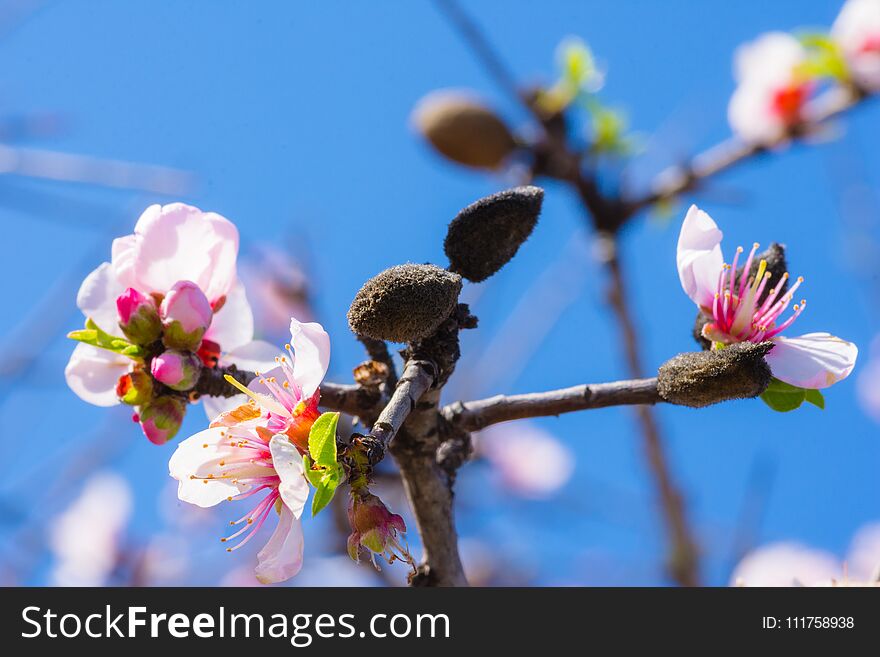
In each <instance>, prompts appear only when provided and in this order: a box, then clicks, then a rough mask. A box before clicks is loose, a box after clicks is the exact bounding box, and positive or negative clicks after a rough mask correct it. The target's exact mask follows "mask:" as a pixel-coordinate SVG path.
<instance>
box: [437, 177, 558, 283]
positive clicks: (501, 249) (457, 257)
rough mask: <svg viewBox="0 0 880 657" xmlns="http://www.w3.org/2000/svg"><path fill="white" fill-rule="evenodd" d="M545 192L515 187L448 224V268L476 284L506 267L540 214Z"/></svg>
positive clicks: (482, 202) (480, 202) (473, 204)
mask: <svg viewBox="0 0 880 657" xmlns="http://www.w3.org/2000/svg"><path fill="white" fill-rule="evenodd" d="M543 200H544V190H543V189H541V188H540V187H531V186H526V187H516V188H514V189H508V190H506V191H503V192H499V193H497V194H492V195H491V196H487V197H485V198H481V199H480V200H479V201H477V202H475V203H471V204H470V205H469V206H467V207H466V208H465V209H464V210H462V211H461V212H459V213H458V216H456V217H455V219H453V220H452V222H451V223H450V224H449V231H448V232H447V233H446V241H445V242H444V243H443V249H444V250H445V251H446V256H447V257H448V258H449V263H450V266H449V268H450V269H451V270H452V271H454V272H457V273H459V274H461V275H462V276H464V277H465V278H467V279H468V280H470V281H473V282H475V283H479V282H480V281H484V280H486V279H487V278H489V277H490V276H491V275H492V274H494V273H495V272H497V271H498V270H499V269H501V268H502V267H503V266H504V265H506V264H507V263H508V262H509V261H510V260H511V259H512V258H513V256H515V255H516V252H517V250H518V249H519V247H520V246H521V245H522V243H523V242H525V241H526V240H527V239H528V238H529V235H531V234H532V230H533V229H534V227H535V224H536V223H537V222H538V215H539V214H540V213H541V203H542V202H543Z"/></svg>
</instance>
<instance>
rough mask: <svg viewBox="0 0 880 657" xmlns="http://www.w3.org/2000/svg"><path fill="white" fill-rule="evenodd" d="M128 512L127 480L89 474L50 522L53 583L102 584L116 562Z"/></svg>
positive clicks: (101, 474)
mask: <svg viewBox="0 0 880 657" xmlns="http://www.w3.org/2000/svg"><path fill="white" fill-rule="evenodd" d="M131 512H132V494H131V489H130V487H129V485H128V483H127V482H126V481H125V480H124V479H123V478H122V477H120V476H118V475H115V474H111V473H99V474H96V475H93V476H92V477H91V478H90V479H89V480H88V481H87V482H86V483H85V486H83V489H82V492H80V494H79V496H78V497H77V498H76V499H74V500H73V502H72V503H71V504H70V506H69V507H67V509H66V510H65V511H64V512H63V513H61V515H60V516H58V517H57V518H56V519H55V521H54V522H53V523H52V524H51V531H50V535H49V547H50V549H51V551H52V554H53V556H54V563H53V565H52V571H51V575H50V577H51V581H52V583H53V584H54V585H56V586H102V585H104V584H106V582H107V579H108V578H109V576H110V575H111V574H112V572H113V570H114V568H115V567H116V565H117V563H118V562H119V558H120V553H121V547H122V546H121V542H122V538H123V536H124V534H125V529H126V526H127V525H128V521H129V519H130V517H131Z"/></svg>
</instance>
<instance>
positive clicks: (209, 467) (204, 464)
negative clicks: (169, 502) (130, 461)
mask: <svg viewBox="0 0 880 657" xmlns="http://www.w3.org/2000/svg"><path fill="white" fill-rule="evenodd" d="M225 433H226V432H225V430H224V429H223V428H221V427H214V428H211V429H205V430H204V431H200V432H199V433H197V434H195V435H194V436H190V437H189V438H187V439H186V440H184V441H182V442H181V443H180V444H179V445H178V446H177V449H176V450H174V454H172V455H171V460H170V461H168V471H169V473H170V474H171V476H172V477H173V478H174V479H177V481H178V482H179V483H178V486H177V497H178V498H180V500H182V501H183V502H189V503H190V504H195V505H196V506H200V507H209V506H214V505H215V504H219V503H220V502H222V501H224V500H225V499H227V498H229V497H232V496H235V495H238V494H239V493H241V492H244V491H245V490H246V488H245V487H244V486H241V485H238V484H233V483H232V482H231V480H230V479H199V478H194V477H207V476H208V475H209V474H214V473H216V472H217V471H218V462H219V461H221V460H223V459H228V458H230V457H232V456H234V455H235V454H236V452H237V451H239V449H238V448H236V447H233V446H232V445H230V440H229V438H227V437H225V436H224V434H225Z"/></svg>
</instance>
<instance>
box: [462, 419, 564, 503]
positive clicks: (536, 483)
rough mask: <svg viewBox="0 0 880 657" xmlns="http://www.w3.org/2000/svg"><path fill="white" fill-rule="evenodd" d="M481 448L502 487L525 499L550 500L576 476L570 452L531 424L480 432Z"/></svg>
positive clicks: (545, 432)
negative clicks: (573, 475) (550, 497)
mask: <svg viewBox="0 0 880 657" xmlns="http://www.w3.org/2000/svg"><path fill="white" fill-rule="evenodd" d="M478 445H479V449H480V452H481V453H482V454H483V455H484V456H485V457H486V460H487V461H488V462H489V463H490V464H491V465H492V466H493V467H494V469H495V471H496V473H497V474H498V477H499V479H500V482H501V484H502V485H504V486H505V487H507V488H508V489H510V490H511V491H512V492H514V493H516V494H518V495H520V496H522V497H526V498H532V499H541V498H546V497H549V496H551V495H553V494H554V493H556V492H557V491H559V489H561V488H562V487H563V486H565V484H567V483H568V481H569V480H570V479H571V476H572V474H574V464H575V456H574V454H573V453H572V452H571V450H570V449H568V448H567V447H566V446H565V445H564V444H562V443H561V442H560V441H559V439H558V438H556V436H554V435H553V434H551V433H549V432H547V431H545V430H544V429H541V428H540V427H538V426H537V425H535V424H534V423H531V422H517V423H509V424H498V425H494V426H491V427H488V428H487V429H484V430H482V431H481V432H480V433H479V443H478Z"/></svg>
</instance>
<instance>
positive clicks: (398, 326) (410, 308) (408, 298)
mask: <svg viewBox="0 0 880 657" xmlns="http://www.w3.org/2000/svg"><path fill="white" fill-rule="evenodd" d="M459 292H461V276H459V275H458V274H453V273H451V272H448V271H446V270H445V269H441V268H440V267H437V266H435V265H412V264H408V265H398V266H396V267H392V268H391V269H386V270H385V271H383V272H382V273H380V274H378V275H377V276H374V277H373V278H371V279H370V280H368V281H367V282H366V283H364V286H363V287H362V288H361V289H360V291H359V292H358V293H357V295H356V296H355V298H354V301H352V302H351V307H350V308H349V310H348V325H349V326H350V327H351V330H352V331H354V332H355V333H357V334H358V335H365V336H367V337H370V338H375V339H376V340H390V341H391V342H414V341H415V340H421V339H422V338H426V337H428V336H429V335H431V334H432V333H434V331H436V330H437V328H438V327H439V326H440V324H442V323H443V322H444V321H445V320H446V319H448V318H449V316H450V315H451V314H452V311H453V310H454V308H455V304H456V303H457V301H458V294H459Z"/></svg>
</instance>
